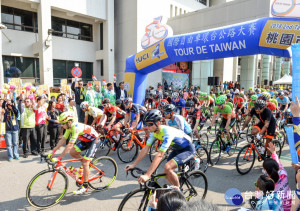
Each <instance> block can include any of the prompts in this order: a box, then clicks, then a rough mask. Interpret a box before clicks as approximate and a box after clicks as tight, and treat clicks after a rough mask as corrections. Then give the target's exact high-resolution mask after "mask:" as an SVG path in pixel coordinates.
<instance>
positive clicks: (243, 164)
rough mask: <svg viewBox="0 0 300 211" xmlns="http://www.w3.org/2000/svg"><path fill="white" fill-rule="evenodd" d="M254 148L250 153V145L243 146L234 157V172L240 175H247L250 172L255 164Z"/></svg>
mask: <svg viewBox="0 0 300 211" xmlns="http://www.w3.org/2000/svg"><path fill="white" fill-rule="evenodd" d="M254 151H255V150H254V147H253V148H252V151H251V144H248V145H246V146H244V147H243V148H242V149H241V150H240V152H239V154H238V156H237V157H236V162H235V166H236V170H237V171H238V172H239V173H240V174H241V175H244V174H247V173H249V172H250V171H251V169H252V167H253V165H254V162H255V152H254Z"/></svg>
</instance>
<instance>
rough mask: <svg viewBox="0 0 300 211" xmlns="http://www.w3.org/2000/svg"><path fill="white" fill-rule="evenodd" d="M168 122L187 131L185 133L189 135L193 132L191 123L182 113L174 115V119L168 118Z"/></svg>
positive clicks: (169, 124)
mask: <svg viewBox="0 0 300 211" xmlns="http://www.w3.org/2000/svg"><path fill="white" fill-rule="evenodd" d="M166 124H167V125H168V126H171V127H175V128H177V129H179V130H182V131H184V132H185V134H187V135H189V134H190V133H191V132H192V129H191V127H190V125H189V124H188V123H187V121H186V120H185V119H184V117H183V116H181V115H174V119H173V121H172V120H171V119H166Z"/></svg>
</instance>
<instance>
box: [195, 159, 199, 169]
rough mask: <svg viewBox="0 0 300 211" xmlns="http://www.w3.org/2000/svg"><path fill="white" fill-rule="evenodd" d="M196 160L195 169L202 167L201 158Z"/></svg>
mask: <svg viewBox="0 0 300 211" xmlns="http://www.w3.org/2000/svg"><path fill="white" fill-rule="evenodd" d="M194 162H195V167H194V170H198V169H199V168H200V159H199V158H196V159H195V161H194Z"/></svg>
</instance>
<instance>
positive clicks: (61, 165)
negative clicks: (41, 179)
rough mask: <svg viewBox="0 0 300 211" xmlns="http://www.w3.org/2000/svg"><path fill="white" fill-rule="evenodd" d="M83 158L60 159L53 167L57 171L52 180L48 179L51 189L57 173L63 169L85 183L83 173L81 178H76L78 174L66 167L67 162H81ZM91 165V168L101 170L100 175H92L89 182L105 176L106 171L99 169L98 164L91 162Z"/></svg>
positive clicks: (77, 180) (79, 181)
mask: <svg viewBox="0 0 300 211" xmlns="http://www.w3.org/2000/svg"><path fill="white" fill-rule="evenodd" d="M82 159H83V158H80V159H72V160H65V161H58V162H57V164H56V165H55V166H54V167H53V168H54V170H55V171H54V172H53V174H52V176H51V178H50V180H49V181H48V185H47V187H48V189H49V190H51V188H52V186H53V183H54V181H55V178H56V175H57V173H58V171H61V170H63V171H64V172H65V173H66V174H67V175H69V176H70V177H71V178H72V179H74V180H76V182H77V183H79V184H83V181H84V177H83V175H82V177H81V179H79V178H76V176H75V175H74V174H73V173H72V172H70V171H69V170H68V169H67V168H66V167H65V165H64V164H65V163H71V162H78V161H80V162H81V161H82ZM89 165H90V169H91V168H94V169H96V170H97V171H99V172H100V175H99V176H95V175H93V176H90V178H89V179H88V182H91V181H93V180H95V179H98V178H100V177H103V176H105V172H103V171H102V170H100V169H98V168H97V167H96V166H94V165H93V164H92V162H90V164H89ZM97 174H98V172H97Z"/></svg>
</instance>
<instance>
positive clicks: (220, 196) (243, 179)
mask: <svg viewBox="0 0 300 211" xmlns="http://www.w3.org/2000/svg"><path fill="white" fill-rule="evenodd" d="M213 139H214V136H213V135H210V142H212V141H213ZM244 144H245V143H242V144H241V145H240V146H243V145H244ZM20 152H22V150H21V149H20ZM21 156H22V153H21ZM110 156H111V157H112V158H114V159H115V161H116V162H117V164H118V170H119V172H118V176H117V179H116V181H115V182H114V183H113V184H112V185H111V186H110V188H109V189H108V190H105V191H102V192H93V191H89V192H88V193H85V194H84V195H81V196H74V195H72V192H73V191H74V190H76V189H77V186H76V185H75V183H74V180H72V179H71V178H69V188H68V191H67V194H66V195H65V197H64V198H63V199H62V200H61V202H60V203H59V204H58V205H56V206H54V207H52V208H50V209H48V210H64V211H67V210H72V211H73V210H81V211H82V210H110V211H115V210H117V208H118V206H119V204H120V202H121V200H122V199H123V198H124V196H125V195H126V194H127V193H128V192H130V191H131V190H133V189H135V188H138V187H139V185H138V183H137V181H136V179H135V178H132V177H131V176H130V175H129V176H128V177H126V175H125V172H124V167H125V165H126V164H124V163H122V162H121V161H120V160H119V159H118V157H117V154H116V152H112V153H111V154H110ZM235 159H236V154H235V155H233V156H231V157H229V156H228V155H227V154H223V155H222V157H221V160H220V161H219V163H218V165H216V166H213V167H212V166H209V168H208V170H207V171H206V176H207V179H208V193H207V196H206V200H209V201H211V202H212V203H214V204H216V205H218V206H219V207H220V208H221V209H222V210H237V209H238V208H240V207H241V206H233V205H229V204H227V203H226V201H225V197H224V194H225V192H226V191H227V190H228V189H230V188H237V189H238V190H240V191H241V193H242V196H243V198H244V199H245V193H246V192H248V193H249V191H252V192H253V193H254V191H255V187H254V185H253V183H254V182H255V181H256V180H257V178H258V177H259V175H260V174H261V173H262V172H261V170H262V167H261V166H262V163H261V162H258V161H257V160H256V161H255V164H254V168H253V169H252V171H251V172H250V173H249V174H247V175H243V176H242V175H240V174H239V173H238V172H237V171H236V168H235ZM281 161H282V164H283V166H284V167H285V168H286V170H287V172H288V174H289V183H290V187H291V188H292V190H295V187H296V186H295V179H294V170H293V169H292V167H291V165H290V164H291V159H290V157H289V149H288V146H287V145H286V146H285V147H284V149H283V152H282V159H281ZM0 162H1V163H0V189H1V190H0V193H1V194H0V195H1V197H0V210H1V211H2V210H12V211H13V210H36V209H35V208H33V207H32V206H30V204H29V203H28V202H27V200H26V198H25V191H26V187H27V185H28V183H29V181H30V180H31V178H32V177H33V176H34V175H35V174H37V173H38V172H40V171H42V170H44V169H46V168H47V165H46V164H45V163H40V158H39V157H37V156H29V157H28V158H26V159H25V158H21V159H20V160H18V161H17V160H14V161H13V162H8V161H7V154H6V151H5V150H2V151H0ZM149 164H150V161H149V158H148V157H146V158H145V159H144V160H143V161H142V162H141V163H140V165H139V167H141V168H142V169H147V167H148V166H149ZM75 167H76V166H75ZM247 196H249V194H247ZM242 207H246V208H249V204H247V203H245V200H244V202H243V204H242Z"/></svg>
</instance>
